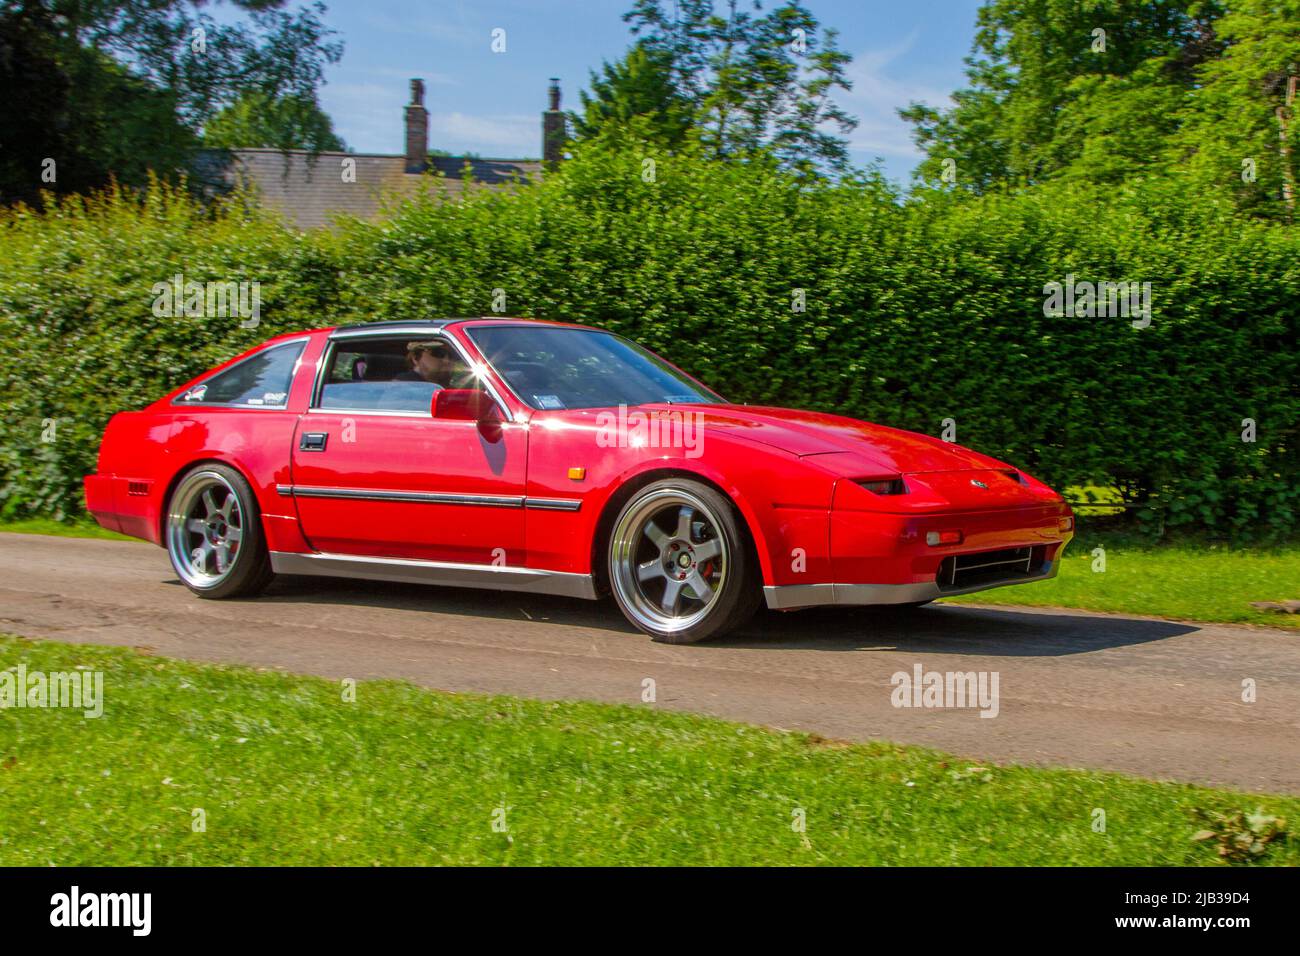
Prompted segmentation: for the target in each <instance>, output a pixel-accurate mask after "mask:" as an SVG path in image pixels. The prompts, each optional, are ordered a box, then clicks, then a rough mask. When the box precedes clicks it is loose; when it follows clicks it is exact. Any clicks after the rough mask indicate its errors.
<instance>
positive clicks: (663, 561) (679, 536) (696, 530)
mask: <svg viewBox="0 0 1300 956" xmlns="http://www.w3.org/2000/svg"><path fill="white" fill-rule="evenodd" d="M730 564H731V562H730V554H729V552H728V548H727V542H726V539H725V538H724V537H723V536H722V531H721V525H720V524H719V522H718V519H717V517H716V516H715V515H714V514H713V513H712V512H711V511H710V510H709V507H708V506H707V505H706V504H705V503H704V502H703V501H701V500H700V499H699V498H697V497H696V496H695V495H693V494H691V493H690V492H687V491H680V490H676V489H672V488H664V489H662V490H660V491H656V492H654V493H652V494H649V495H647V496H646V497H645V498H643V499H642V500H640V501H639V502H637V506H636V507H635V508H633V509H632V510H631V511H629V512H627V513H626V514H625V515H624V516H623V518H622V520H620V521H619V523H618V527H617V528H615V529H614V534H613V536H612V537H611V539H610V560H609V570H610V573H609V578H610V585H611V586H612V587H613V588H614V590H615V591H616V592H617V593H618V596H619V598H620V600H621V602H622V604H623V606H624V608H626V609H627V611H628V613H629V614H630V615H631V616H632V617H634V618H636V620H637V621H638V622H640V623H641V624H643V625H645V626H646V627H648V628H651V629H652V630H655V631H662V632H666V633H672V632H676V631H684V630H686V629H687V628H690V627H693V626H694V625H696V624H698V623H699V622H700V621H702V620H703V619H704V618H705V616H706V615H707V614H708V613H709V612H710V611H711V610H712V609H713V607H714V605H715V604H717V602H718V596H719V595H720V594H721V593H722V587H723V584H724V583H725V582H726V577H727V571H728V569H729V567H730Z"/></svg>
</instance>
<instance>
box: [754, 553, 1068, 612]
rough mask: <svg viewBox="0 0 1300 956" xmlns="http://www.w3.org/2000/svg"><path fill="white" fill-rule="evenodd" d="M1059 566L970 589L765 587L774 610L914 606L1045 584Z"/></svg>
mask: <svg viewBox="0 0 1300 956" xmlns="http://www.w3.org/2000/svg"><path fill="white" fill-rule="evenodd" d="M1059 566H1060V562H1059V561H1046V562H1044V563H1043V570H1042V573H1041V574H1035V575H1034V576H1033V577H1023V578H1008V579H1006V580H1002V581H988V582H985V583H983V584H978V585H976V586H975V587H970V588H940V587H939V585H938V584H937V583H936V582H934V581H919V582H917V583H914V584H784V585H778V586H776V587H772V586H770V585H769V586H766V587H764V588H763V598H764V600H766V601H767V606H768V607H769V608H771V609H772V610H774V611H783V610H789V609H791V608H796V607H820V606H825V605H828V604H843V605H863V604H911V603H912V602H913V601H933V600H935V599H936V598H941V597H953V596H954V595H958V594H973V593H974V592H976V591H988V590H990V589H992V588H1002V587H1007V586H1009V585H1012V584H1032V583H1033V582H1034V581H1046V580H1047V579H1048V578H1054V577H1056V572H1057V570H1058V568H1059Z"/></svg>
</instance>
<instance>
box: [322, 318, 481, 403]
mask: <svg viewBox="0 0 1300 956" xmlns="http://www.w3.org/2000/svg"><path fill="white" fill-rule="evenodd" d="M470 378H471V375H470V371H469V369H468V367H467V366H466V365H465V363H464V362H463V361H462V360H461V357H460V353H459V352H457V351H456V349H455V348H454V347H453V346H452V345H451V343H450V342H448V341H447V340H446V339H443V338H441V337H432V338H431V337H429V336H425V337H424V339H412V338H410V337H409V336H404V337H393V336H384V337H376V338H362V339H342V340H339V341H337V342H335V343H334V347H333V348H332V349H331V350H330V356H329V360H328V366H327V368H326V369H325V377H324V380H323V384H322V386H321V392H320V395H319V397H318V399H317V402H316V407H317V408H322V409H335V410H351V411H382V412H420V413H425V414H427V413H428V411H429V403H430V400H431V399H432V398H433V393H434V392H436V391H438V390H439V389H443V388H464V387H466V385H467V383H468V381H469V380H470Z"/></svg>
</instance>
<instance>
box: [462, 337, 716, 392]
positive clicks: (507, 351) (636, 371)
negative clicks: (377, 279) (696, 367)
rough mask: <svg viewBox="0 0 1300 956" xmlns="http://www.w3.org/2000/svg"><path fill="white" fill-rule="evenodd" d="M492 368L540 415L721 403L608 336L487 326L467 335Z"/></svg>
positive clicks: (678, 374) (641, 351)
mask: <svg viewBox="0 0 1300 956" xmlns="http://www.w3.org/2000/svg"><path fill="white" fill-rule="evenodd" d="M468 332H469V336H470V338H472V339H473V340H474V344H475V345H477V346H478V348H479V350H480V351H481V352H482V353H483V355H484V357H485V358H487V360H488V363H489V364H490V365H491V366H492V367H493V368H494V369H496V371H497V374H498V375H500V376H501V377H502V378H503V379H505V381H506V383H507V384H508V385H509V386H510V387H511V388H512V389H514V391H515V394H516V395H518V396H519V397H520V398H521V399H523V400H524V401H525V402H527V403H528V404H529V405H531V406H532V407H533V408H536V409H560V408H608V407H612V406H616V405H649V404H656V403H674V404H682V403H689V402H695V403H699V402H703V403H707V404H715V403H719V402H722V401H724V399H723V398H722V397H721V396H719V395H718V394H717V393H715V392H712V391H710V390H708V389H707V388H704V387H703V386H702V385H699V384H697V383H695V382H693V381H691V380H690V379H689V378H687V377H686V376H685V375H683V374H682V373H681V372H679V371H677V370H676V369H674V368H672V367H671V366H670V365H668V364H667V363H666V362H664V361H663V360H662V359H660V358H658V357H657V356H655V355H652V354H651V353H649V352H647V351H646V350H645V349H643V348H641V347H640V346H637V345H634V344H633V343H631V342H629V341H627V340H626V339H621V338H619V337H618V336H617V335H613V334H611V333H609V332H599V331H596V330H592V329H571V328H562V327H554V328H548V327H546V326H536V325H534V326H521V325H490V326H482V327H479V328H471V329H469V330H468Z"/></svg>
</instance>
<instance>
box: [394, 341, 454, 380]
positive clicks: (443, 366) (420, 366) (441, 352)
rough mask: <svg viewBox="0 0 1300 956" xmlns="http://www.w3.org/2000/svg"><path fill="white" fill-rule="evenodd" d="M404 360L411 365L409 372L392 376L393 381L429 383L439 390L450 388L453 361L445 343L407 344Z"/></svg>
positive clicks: (448, 347)
mask: <svg viewBox="0 0 1300 956" xmlns="http://www.w3.org/2000/svg"><path fill="white" fill-rule="evenodd" d="M406 360H407V361H408V362H410V363H411V368H410V370H409V371H406V372H402V373H400V374H398V375H396V376H394V378H393V381H395V382H431V383H433V384H434V385H437V386H438V387H439V388H450V387H451V375H452V372H453V371H454V370H455V360H454V358H453V357H452V354H451V347H450V346H449V345H447V343H446V342H441V341H437V340H435V341H431V342H408V343H407V345H406Z"/></svg>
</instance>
